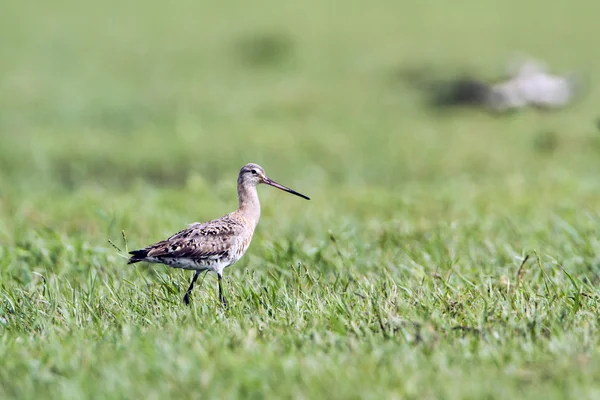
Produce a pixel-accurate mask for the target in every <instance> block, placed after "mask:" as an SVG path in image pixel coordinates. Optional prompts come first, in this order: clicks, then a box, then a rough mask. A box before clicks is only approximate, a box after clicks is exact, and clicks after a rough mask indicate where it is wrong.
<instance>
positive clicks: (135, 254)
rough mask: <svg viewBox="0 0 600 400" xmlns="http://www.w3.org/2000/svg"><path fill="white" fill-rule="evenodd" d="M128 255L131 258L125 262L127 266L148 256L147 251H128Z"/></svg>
mask: <svg viewBox="0 0 600 400" xmlns="http://www.w3.org/2000/svg"><path fill="white" fill-rule="evenodd" d="M129 254H131V257H130V258H129V261H127V264H135V263H137V262H140V261H144V260H145V259H146V257H147V256H148V250H146V249H141V250H133V251H130V252H129Z"/></svg>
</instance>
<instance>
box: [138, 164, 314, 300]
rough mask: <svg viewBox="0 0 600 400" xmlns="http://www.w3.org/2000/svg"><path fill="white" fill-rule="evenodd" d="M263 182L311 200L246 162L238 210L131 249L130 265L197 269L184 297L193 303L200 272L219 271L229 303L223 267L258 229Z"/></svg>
mask: <svg viewBox="0 0 600 400" xmlns="http://www.w3.org/2000/svg"><path fill="white" fill-rule="evenodd" d="M261 183H264V184H267V185H271V186H274V187H276V188H279V189H281V190H285V191H286V192H289V193H292V194H295V195H297V196H300V197H302V198H305V199H307V200H310V199H309V198H308V197H306V196H304V195H303V194H300V193H298V192H296V191H294V190H292V189H289V188H287V187H285V186H283V185H280V184H278V183H276V182H274V181H272V180H271V179H269V178H268V177H267V175H266V174H265V171H264V170H263V168H262V167H261V166H259V165H257V164H246V165H245V166H244V167H242V169H241V170H240V174H239V176H238V184H237V192H238V209H237V210H235V211H234V212H232V213H230V214H227V215H225V216H223V217H221V218H219V219H215V220H212V221H208V222H203V223H194V224H191V225H190V226H189V227H188V228H186V229H184V230H182V231H180V232H178V233H176V234H174V235H173V236H171V237H170V238H168V239H166V240H163V241H160V242H157V243H155V244H152V245H150V246H148V247H146V248H143V249H141V250H134V251H132V252H130V254H131V258H130V259H129V262H128V264H134V263H137V262H140V261H146V262H150V263H160V264H166V265H168V266H170V267H173V268H183V269H190V270H195V271H196V273H195V274H194V277H193V278H192V282H191V283H190V286H189V288H188V290H187V292H186V294H185V296H184V298H183V299H184V301H185V303H186V304H189V294H190V292H191V291H192V289H193V287H194V283H195V282H196V279H198V276H199V275H200V273H201V272H202V271H213V272H216V273H217V277H218V279H219V299H220V300H221V302H222V303H223V304H224V305H226V304H227V302H226V301H225V298H224V297H223V290H222V286H221V280H222V277H223V270H224V269H225V268H227V267H229V266H230V265H233V264H235V263H236V262H237V261H238V260H239V259H240V258H241V257H242V256H243V255H244V253H245V252H246V250H247V249H248V247H249V246H250V242H251V241H252V235H253V234H254V229H255V228H256V225H257V224H258V220H259V219H260V202H259V200H258V193H257V191H256V185H258V184H261Z"/></svg>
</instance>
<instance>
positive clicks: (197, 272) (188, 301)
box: [183, 271, 200, 305]
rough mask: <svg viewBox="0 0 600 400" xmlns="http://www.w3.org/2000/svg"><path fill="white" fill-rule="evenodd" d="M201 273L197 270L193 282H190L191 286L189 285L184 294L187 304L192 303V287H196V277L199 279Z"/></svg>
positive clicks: (184, 300)
mask: <svg viewBox="0 0 600 400" xmlns="http://www.w3.org/2000/svg"><path fill="white" fill-rule="evenodd" d="M199 275H200V271H196V273H195V274H194V277H193V278H192V282H191V283H190V287H188V290H187V291H186V292H185V296H183V302H184V303H185V304H187V305H190V293H191V292H192V289H193V288H194V283H196V279H198V276H199Z"/></svg>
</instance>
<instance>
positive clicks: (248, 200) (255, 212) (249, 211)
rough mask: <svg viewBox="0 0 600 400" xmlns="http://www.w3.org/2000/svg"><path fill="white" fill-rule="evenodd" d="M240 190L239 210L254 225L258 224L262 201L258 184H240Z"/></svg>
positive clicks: (238, 189)
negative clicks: (259, 198) (259, 197)
mask: <svg viewBox="0 0 600 400" xmlns="http://www.w3.org/2000/svg"><path fill="white" fill-rule="evenodd" d="M237 192H238V212H239V213H240V214H241V216H243V217H244V218H245V219H246V220H248V221H249V222H251V223H252V224H253V225H254V226H256V224H258V220H259V218H260V202H259V201H258V192H257V191H256V186H246V185H239V184H238V188H237Z"/></svg>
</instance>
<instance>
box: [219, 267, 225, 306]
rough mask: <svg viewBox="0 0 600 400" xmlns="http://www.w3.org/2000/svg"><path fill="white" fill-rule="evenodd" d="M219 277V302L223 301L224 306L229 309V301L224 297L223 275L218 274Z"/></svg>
mask: <svg viewBox="0 0 600 400" xmlns="http://www.w3.org/2000/svg"><path fill="white" fill-rule="evenodd" d="M217 277H218V278H219V300H221V303H222V304H223V306H225V307H227V300H225V297H223V283H222V281H223V275H222V274H220V273H218V274H217Z"/></svg>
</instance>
